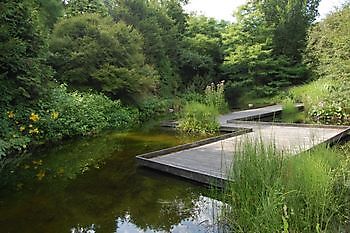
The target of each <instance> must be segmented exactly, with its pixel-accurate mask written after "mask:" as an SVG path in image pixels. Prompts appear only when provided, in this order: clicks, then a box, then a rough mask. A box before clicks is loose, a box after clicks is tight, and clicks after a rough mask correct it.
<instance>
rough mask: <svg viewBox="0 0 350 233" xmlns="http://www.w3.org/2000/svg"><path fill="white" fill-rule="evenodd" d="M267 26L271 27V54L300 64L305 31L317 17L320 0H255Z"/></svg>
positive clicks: (304, 42) (305, 36)
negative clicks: (282, 56)
mask: <svg viewBox="0 0 350 233" xmlns="http://www.w3.org/2000/svg"><path fill="white" fill-rule="evenodd" d="M256 2H257V5H258V8H259V9H261V11H262V12H263V14H264V18H265V20H266V22H267V24H268V25H270V26H272V27H273V52H274V54H276V55H284V56H286V57H288V58H289V59H290V60H292V61H296V62H300V61H301V58H302V51H303V50H304V49H305V45H306V38H307V31H308V28H309V26H310V25H311V23H312V22H313V21H314V20H315V18H316V16H317V15H318V10H317V8H318V5H319V3H320V0H306V1H299V0H282V1H281V0H267V1H262V0H257V1H256Z"/></svg>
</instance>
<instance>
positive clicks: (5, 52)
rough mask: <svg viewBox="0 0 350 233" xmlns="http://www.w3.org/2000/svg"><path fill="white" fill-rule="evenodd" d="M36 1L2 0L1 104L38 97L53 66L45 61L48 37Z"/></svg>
mask: <svg viewBox="0 0 350 233" xmlns="http://www.w3.org/2000/svg"><path fill="white" fill-rule="evenodd" d="M37 9H38V5H37V4H36V2H34V1H30V0H26V1H21V0H3V1H1V2H0V83H1V92H0V106H2V107H3V106H6V105H7V106H8V105H15V104H17V103H20V102H21V103H25V102H28V100H33V99H35V98H37V97H38V96H39V95H40V93H42V91H43V86H44V83H45V81H47V80H48V79H50V76H51V69H50V68H49V67H48V66H46V65H45V60H46V37H45V34H44V33H43V27H42V25H41V23H40V20H39V15H38V11H37Z"/></svg>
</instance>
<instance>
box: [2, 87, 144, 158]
mask: <svg viewBox="0 0 350 233" xmlns="http://www.w3.org/2000/svg"><path fill="white" fill-rule="evenodd" d="M138 119H139V113H138V110H135V109H130V108H125V107H123V106H122V105H121V103H120V101H112V100H110V99H108V98H107V97H106V96H104V95H102V94H92V93H83V92H78V91H74V92H68V91H67V87H66V86H65V85H61V86H58V87H56V88H53V89H52V90H50V92H49V94H48V95H47V96H46V98H45V99H42V100H40V101H39V103H38V104H37V105H35V106H25V105H22V106H17V107H16V108H15V109H8V111H7V112H3V113H2V115H1V119H0V125H1V127H2V128H3V129H4V130H2V131H1V135H0V136H1V138H2V141H1V142H0V157H1V156H5V155H6V154H7V153H9V152H11V151H14V150H16V151H17V150H20V149H25V148H26V147H27V146H28V145H29V144H32V143H39V142H40V143H42V142H46V141H56V140H59V139H62V138H65V137H73V136H79V135H89V134H94V133H97V132H99V131H101V130H104V129H108V128H117V129H125V128H128V127H132V126H134V125H136V124H137V123H138Z"/></svg>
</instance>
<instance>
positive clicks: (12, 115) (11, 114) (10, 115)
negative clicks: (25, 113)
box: [7, 111, 15, 118]
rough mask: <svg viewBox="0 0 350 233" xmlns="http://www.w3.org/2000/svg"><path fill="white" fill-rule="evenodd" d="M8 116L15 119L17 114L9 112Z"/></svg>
mask: <svg viewBox="0 0 350 233" xmlns="http://www.w3.org/2000/svg"><path fill="white" fill-rule="evenodd" d="M7 116H8V118H14V117H15V114H14V112H13V111H9V112H7Z"/></svg>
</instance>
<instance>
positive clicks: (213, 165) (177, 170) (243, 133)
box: [137, 105, 350, 186]
mask: <svg viewBox="0 0 350 233" xmlns="http://www.w3.org/2000/svg"><path fill="white" fill-rule="evenodd" d="M297 107H299V108H301V107H302V105H297ZM281 111H282V106H281V105H273V106H268V107H264V108H258V109H250V110H244V111H239V112H232V113H229V114H226V115H223V116H221V117H220V118H219V121H220V124H221V126H222V127H223V128H225V129H226V130H227V129H228V128H229V129H236V131H234V132H233V133H230V134H226V135H223V136H219V137H216V138H211V139H207V140H203V141H200V142H196V143H193V144H187V145H182V146H178V147H175V148H169V149H165V150H161V151H156V152H151V153H148V154H144V155H140V156H137V162H138V164H139V165H141V166H145V167H149V168H153V169H156V170H160V171H163V172H167V173H171V174H173V175H176V176H180V177H183V178H187V179H190V180H194V181H197V182H200V183H204V184H211V185H217V186H222V185H223V183H224V182H225V181H226V180H227V179H228V171H229V169H230V168H231V167H232V162H233V159H234V155H235V152H236V151H237V150H239V149H240V146H241V145H242V144H243V143H244V142H247V141H248V142H256V141H261V142H263V143H265V144H274V145H275V147H276V148H277V149H278V150H282V151H284V152H288V153H291V154H297V153H300V152H302V151H306V150H309V149H311V148H312V147H314V146H316V145H319V144H322V143H331V142H334V141H337V140H339V139H340V138H341V137H343V136H345V135H346V134H348V133H349V132H350V128H349V127H347V126H325V125H306V124H283V123H267V122H251V121H242V119H245V120H247V119H253V120H254V119H259V118H261V117H264V116H267V115H274V114H278V113H279V112H281ZM242 129H243V130H242Z"/></svg>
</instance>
